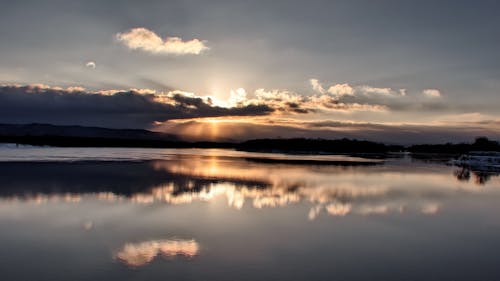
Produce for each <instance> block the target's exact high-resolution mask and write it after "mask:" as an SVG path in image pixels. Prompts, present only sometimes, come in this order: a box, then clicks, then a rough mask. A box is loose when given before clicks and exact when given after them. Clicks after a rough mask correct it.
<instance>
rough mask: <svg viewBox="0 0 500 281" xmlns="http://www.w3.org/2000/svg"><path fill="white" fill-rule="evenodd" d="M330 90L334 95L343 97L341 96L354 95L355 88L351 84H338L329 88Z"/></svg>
mask: <svg viewBox="0 0 500 281" xmlns="http://www.w3.org/2000/svg"><path fill="white" fill-rule="evenodd" d="M328 92H329V93H330V94H332V95H335V96H338V97H341V96H346V95H347V96H353V95H354V88H353V87H351V85H349V84H347V83H346V84H336V85H333V86H331V87H330V88H328Z"/></svg>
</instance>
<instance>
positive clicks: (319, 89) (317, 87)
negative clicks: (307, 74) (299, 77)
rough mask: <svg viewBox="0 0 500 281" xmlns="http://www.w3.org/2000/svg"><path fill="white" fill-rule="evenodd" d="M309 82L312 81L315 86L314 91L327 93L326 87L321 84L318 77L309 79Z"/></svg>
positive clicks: (313, 86)
mask: <svg viewBox="0 0 500 281" xmlns="http://www.w3.org/2000/svg"><path fill="white" fill-rule="evenodd" d="M309 83H311V86H312V88H313V90H314V91H316V92H318V93H320V94H325V93H326V91H325V89H324V88H323V86H322V85H321V83H320V82H319V80H318V79H314V78H313V79H309Z"/></svg>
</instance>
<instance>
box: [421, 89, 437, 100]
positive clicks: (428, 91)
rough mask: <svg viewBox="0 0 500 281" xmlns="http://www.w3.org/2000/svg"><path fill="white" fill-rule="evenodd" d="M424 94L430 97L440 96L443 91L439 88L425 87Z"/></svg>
mask: <svg viewBox="0 0 500 281" xmlns="http://www.w3.org/2000/svg"><path fill="white" fill-rule="evenodd" d="M422 94H424V95H425V96H427V97H430V98H440V97H441V92H440V91H439V90H437V89H425V90H424V91H423V92H422Z"/></svg>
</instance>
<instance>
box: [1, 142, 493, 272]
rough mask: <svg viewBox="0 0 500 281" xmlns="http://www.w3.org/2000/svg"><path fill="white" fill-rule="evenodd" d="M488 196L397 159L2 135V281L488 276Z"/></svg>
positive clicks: (461, 176)
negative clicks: (79, 144)
mask: <svg viewBox="0 0 500 281" xmlns="http://www.w3.org/2000/svg"><path fill="white" fill-rule="evenodd" d="M263 159H264V161H263ZM269 159H272V160H273V161H267V160H269ZM303 160H307V162H304V161H303ZM358 164H359V165H358ZM499 203H500V178H499V177H498V176H497V175H494V174H493V175H492V174H480V173H474V172H471V171H467V170H461V169H459V168H457V167H451V166H446V165H444V164H442V163H432V162H422V161H418V160H412V159H410V158H397V159H394V158H392V159H385V160H370V159H362V158H355V157H347V156H325V155H324V156H309V157H307V156H287V155H279V154H272V155H271V154H263V153H245V152H238V151H232V150H189V149H187V150H175V149H109V148H106V149H96V148H78V149H76V148H30V147H20V148H17V147H15V146H5V145H4V146H2V147H0V230H1V231H0V280H500V204H499Z"/></svg>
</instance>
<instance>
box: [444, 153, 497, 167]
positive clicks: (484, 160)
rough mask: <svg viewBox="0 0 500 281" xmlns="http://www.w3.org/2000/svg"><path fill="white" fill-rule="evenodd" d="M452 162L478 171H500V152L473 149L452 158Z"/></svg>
mask: <svg viewBox="0 0 500 281" xmlns="http://www.w3.org/2000/svg"><path fill="white" fill-rule="evenodd" d="M450 164H452V165H455V166H460V167H467V168H470V169H471V170H478V171H500V152H495V151H472V152H470V153H468V154H464V155H462V156H460V157H459V158H458V159H454V160H451V161H450Z"/></svg>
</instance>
